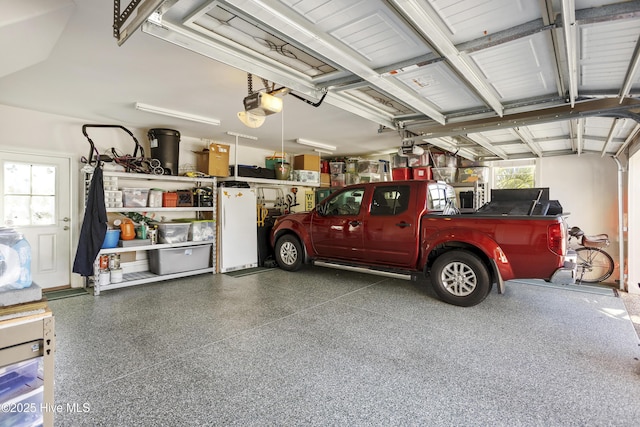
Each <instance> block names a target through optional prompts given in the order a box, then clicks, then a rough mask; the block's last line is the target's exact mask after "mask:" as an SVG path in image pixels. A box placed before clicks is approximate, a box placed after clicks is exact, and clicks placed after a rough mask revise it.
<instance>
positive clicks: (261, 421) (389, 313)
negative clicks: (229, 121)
mask: <svg viewBox="0 0 640 427" xmlns="http://www.w3.org/2000/svg"><path fill="white" fill-rule="evenodd" d="M50 306H51V308H52V310H53V313H54V315H55V318H56V336H57V351H56V376H55V379H56V388H55V399H56V403H57V404H58V405H62V406H61V407H59V408H60V411H59V412H58V413H57V414H56V415H55V425H56V426H85V425H92V426H187V425H193V426H204V425H242V426H246V425H256V426H263V425H283V426H294V425H322V426H326V425H349V426H354V425H367V426H368V425H383V426H388V425H396V426H400V425H465V426H466V425H506V426H517V425H541V426H551V425H557V426H567V425H605V424H606V425H621V426H630V425H637V423H638V420H640V403H639V401H638V396H640V377H639V375H638V374H639V373H640V361H639V360H638V358H639V357H640V348H639V347H638V338H637V336H636V333H635V331H634V328H633V326H632V324H631V322H630V320H629V317H628V314H627V312H626V310H625V306H624V303H623V301H622V299H621V298H617V297H615V296H614V295H613V293H586V292H579V291H578V292H573V291H571V292H570V291H568V290H566V289H562V288H548V287H541V286H531V285H530V284H526V283H508V286H507V292H506V294H505V295H498V294H497V293H496V292H495V291H493V292H492V293H491V295H489V297H488V298H487V299H486V300H485V301H484V302H483V303H482V304H480V305H478V306H475V307H470V308H459V307H454V306H451V305H448V304H444V303H442V302H440V301H438V300H437V299H435V297H434V296H433V294H432V292H431V290H430V289H429V288H428V286H427V285H425V284H423V283H414V282H406V281H402V280H395V279H388V278H381V277H377V276H371V275H365V274H358V273H351V272H343V271H337V270H330V269H326V268H320V267H314V268H308V269H306V270H305V271H304V272H301V273H287V272H283V271H281V270H277V269H274V270H270V271H268V272H264V273H260V274H256V275H252V276H246V277H240V278H233V277H229V276H226V275H222V274H219V275H201V276H196V277H193V278H188V279H180V280H173V281H167V282H162V283H156V284H150V285H143V286H137V287H132V288H124V289H119V290H113V291H109V292H104V293H103V294H102V295H100V296H99V297H94V296H91V295H84V296H78V297H73V298H67V299H61V300H56V301H51V302H50ZM73 409H76V410H73Z"/></svg>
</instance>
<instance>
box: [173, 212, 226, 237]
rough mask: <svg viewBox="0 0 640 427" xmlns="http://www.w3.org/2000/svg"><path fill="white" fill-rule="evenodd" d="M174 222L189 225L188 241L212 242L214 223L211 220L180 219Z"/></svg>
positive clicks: (214, 231)
mask: <svg viewBox="0 0 640 427" xmlns="http://www.w3.org/2000/svg"><path fill="white" fill-rule="evenodd" d="M174 221H175V222H181V223H188V224H191V227H189V235H188V239H189V240H190V241H192V242H204V241H207V240H213V238H214V236H215V233H216V223H215V221H214V220H212V219H192V218H180V219H174Z"/></svg>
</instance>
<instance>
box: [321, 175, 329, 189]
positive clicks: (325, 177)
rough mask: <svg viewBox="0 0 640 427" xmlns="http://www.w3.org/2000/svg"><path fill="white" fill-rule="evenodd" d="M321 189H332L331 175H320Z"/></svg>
mask: <svg viewBox="0 0 640 427" xmlns="http://www.w3.org/2000/svg"><path fill="white" fill-rule="evenodd" d="M320 187H331V174H330V173H321V174H320Z"/></svg>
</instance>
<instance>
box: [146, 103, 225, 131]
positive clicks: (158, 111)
mask: <svg viewBox="0 0 640 427" xmlns="http://www.w3.org/2000/svg"><path fill="white" fill-rule="evenodd" d="M136 110H140V111H146V112H148V113H155V114H161V115H163V116H169V117H175V118H177V119H183V120H190V121H192V122H199V123H206V124H208V125H213V126H220V120H218V119H214V118H211V117H205V116H198V115H196V114H190V113H184V112H182V111H176V110H170V109H168V108H162V107H156V106H153V105H149V104H142V103H140V102H136Z"/></svg>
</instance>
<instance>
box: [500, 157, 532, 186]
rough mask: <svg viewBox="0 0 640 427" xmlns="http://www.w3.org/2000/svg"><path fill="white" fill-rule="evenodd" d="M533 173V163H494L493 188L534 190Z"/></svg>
mask: <svg viewBox="0 0 640 427" xmlns="http://www.w3.org/2000/svg"><path fill="white" fill-rule="evenodd" d="M535 173H536V165H535V162H534V161H526V162H500V163H496V164H495V166H494V167H493V188H496V189H499V190H504V189H510V188H534V187H535V184H536V180H535Z"/></svg>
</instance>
